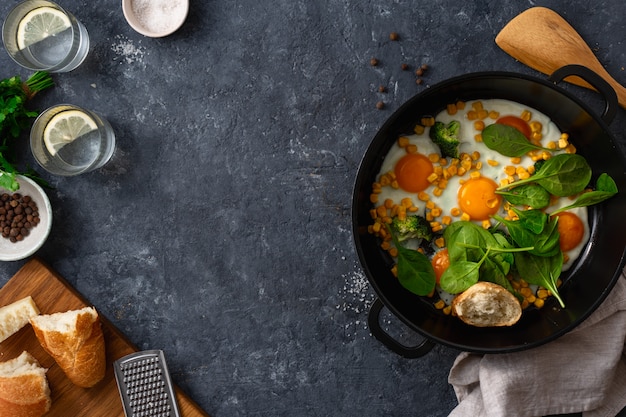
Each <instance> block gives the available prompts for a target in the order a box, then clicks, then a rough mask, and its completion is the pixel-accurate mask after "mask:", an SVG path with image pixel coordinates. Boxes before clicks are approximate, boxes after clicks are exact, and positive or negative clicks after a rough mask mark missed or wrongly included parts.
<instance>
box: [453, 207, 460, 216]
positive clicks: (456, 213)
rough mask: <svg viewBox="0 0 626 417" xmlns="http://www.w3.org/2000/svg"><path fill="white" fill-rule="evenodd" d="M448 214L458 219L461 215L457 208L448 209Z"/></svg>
mask: <svg viewBox="0 0 626 417" xmlns="http://www.w3.org/2000/svg"><path fill="white" fill-rule="evenodd" d="M450 214H451V215H453V216H454V217H459V216H460V215H461V209H460V208H458V207H452V208H451V209H450Z"/></svg>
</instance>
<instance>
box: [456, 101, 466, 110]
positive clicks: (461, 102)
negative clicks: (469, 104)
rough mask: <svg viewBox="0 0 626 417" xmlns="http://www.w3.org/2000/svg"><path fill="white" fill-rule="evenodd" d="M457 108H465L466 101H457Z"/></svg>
mask: <svg viewBox="0 0 626 417" xmlns="http://www.w3.org/2000/svg"><path fill="white" fill-rule="evenodd" d="M456 108H457V109H459V110H465V102H464V101H460V100H459V101H457V102H456Z"/></svg>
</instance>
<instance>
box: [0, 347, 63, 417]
mask: <svg viewBox="0 0 626 417" xmlns="http://www.w3.org/2000/svg"><path fill="white" fill-rule="evenodd" d="M46 371H47V369H44V368H42V367H41V365H39V362H37V360H36V359H35V358H33V357H32V356H31V354H30V353H28V352H26V351H24V352H22V354H21V355H20V356H18V357H17V358H14V359H11V360H8V361H6V362H2V363H0V416H11V417H40V416H43V415H44V414H45V413H47V412H48V410H50V405H51V400H50V388H49V386H48V379H47V378H46Z"/></svg>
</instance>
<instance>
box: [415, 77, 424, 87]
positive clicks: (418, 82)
mask: <svg viewBox="0 0 626 417" xmlns="http://www.w3.org/2000/svg"><path fill="white" fill-rule="evenodd" d="M423 82H424V80H422V79H421V78H418V79H416V80H415V84H417V85H420V84H422V83H423Z"/></svg>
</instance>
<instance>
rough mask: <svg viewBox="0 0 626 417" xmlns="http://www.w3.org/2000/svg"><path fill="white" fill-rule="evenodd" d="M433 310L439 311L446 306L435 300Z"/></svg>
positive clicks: (441, 301) (442, 302)
mask: <svg viewBox="0 0 626 417" xmlns="http://www.w3.org/2000/svg"><path fill="white" fill-rule="evenodd" d="M434 306H435V308H436V309H437V310H441V309H443V308H444V307H445V306H446V303H445V302H444V301H443V300H437V302H435V304H434Z"/></svg>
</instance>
